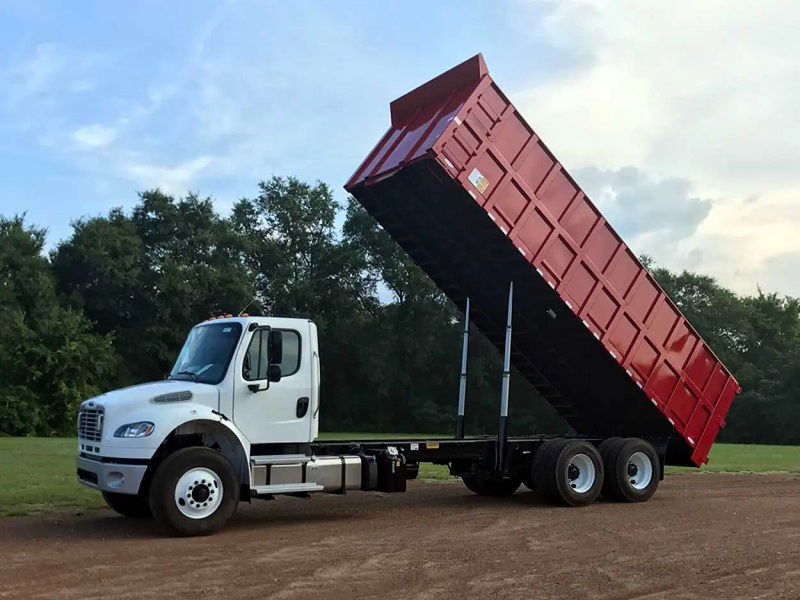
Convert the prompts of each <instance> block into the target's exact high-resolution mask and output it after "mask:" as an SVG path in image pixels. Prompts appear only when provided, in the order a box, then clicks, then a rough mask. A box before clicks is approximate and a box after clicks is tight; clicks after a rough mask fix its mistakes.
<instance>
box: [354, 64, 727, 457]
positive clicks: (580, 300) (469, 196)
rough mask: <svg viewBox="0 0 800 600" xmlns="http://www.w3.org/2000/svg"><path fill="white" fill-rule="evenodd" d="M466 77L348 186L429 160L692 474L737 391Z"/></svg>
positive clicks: (593, 212) (478, 84)
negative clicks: (604, 360)
mask: <svg viewBox="0 0 800 600" xmlns="http://www.w3.org/2000/svg"><path fill="white" fill-rule="evenodd" d="M471 60H476V59H471ZM469 62H470V61H467V63H464V64H462V65H459V66H458V67H456V69H459V68H464V65H466V64H468V63H469ZM451 71H453V70H451ZM472 72H477V73H479V75H480V76H479V78H477V79H476V80H474V81H472V83H471V85H470V84H464V82H463V80H462V87H461V88H459V89H458V90H455V91H453V93H451V94H449V95H447V96H442V95H441V94H440V95H439V96H438V97H437V98H436V99H435V101H434V102H433V103H429V104H428V105H426V106H420V107H418V108H417V110H415V111H412V110H409V107H408V106H405V107H403V108H404V110H403V114H405V115H408V116H407V118H406V121H405V122H404V123H395V124H394V125H393V127H392V128H391V129H390V130H389V132H387V134H386V136H385V137H384V139H383V140H382V141H381V142H380V144H379V145H378V146H377V147H376V148H375V150H374V151H373V152H372V153H371V155H370V156H369V157H368V159H367V160H366V161H365V163H364V164H362V166H361V167H360V168H359V170H358V171H357V172H356V174H355V175H354V176H353V178H352V179H351V180H350V182H349V183H348V185H347V186H346V187H347V188H348V189H349V190H350V191H351V192H353V193H354V194H355V195H356V196H357V197H359V199H361V198H360V194H359V193H356V190H357V189H358V188H361V187H363V186H365V185H367V187H368V185H370V184H371V185H375V184H376V183H377V182H379V181H382V182H383V185H382V187H383V188H384V189H386V186H387V178H388V179H391V178H392V177H394V176H395V175H394V174H395V173H397V171H398V170H401V169H403V168H405V167H406V166H407V165H410V164H411V163H414V162H415V161H420V160H435V161H436V162H438V164H439V165H440V166H441V169H442V171H443V173H444V174H445V177H450V178H452V180H453V181H454V182H456V183H458V184H459V185H460V187H461V188H462V189H463V190H464V192H465V195H464V201H465V202H473V203H475V204H477V205H478V206H480V207H481V208H482V209H483V210H484V211H485V212H486V213H487V214H488V216H489V217H490V218H491V219H492V220H493V221H494V223H495V225H496V227H497V229H498V230H499V231H500V232H501V233H502V234H503V235H504V236H505V237H506V239H507V242H511V244H513V247H514V248H515V249H516V251H517V252H518V254H519V255H520V256H521V257H522V258H523V259H524V260H525V261H526V262H527V263H528V264H529V265H530V270H531V272H532V273H534V274H536V275H535V276H536V277H540V278H542V279H543V280H544V281H545V282H546V283H547V284H548V285H549V286H550V287H551V288H552V290H553V291H554V293H555V294H556V295H557V296H558V297H559V298H560V299H561V301H562V302H563V303H564V304H565V305H566V306H567V307H568V308H569V309H570V310H571V311H572V312H573V313H574V315H575V316H577V318H578V319H579V320H580V322H581V323H582V324H583V326H584V327H585V328H586V330H587V332H589V333H591V335H592V337H593V338H595V341H594V343H595V344H596V343H597V342H599V343H600V344H602V347H603V348H604V349H605V351H606V352H607V353H608V355H609V356H610V357H612V358H613V359H614V361H616V362H617V363H618V365H619V367H620V368H621V369H622V370H623V371H624V373H625V374H626V375H627V377H628V378H630V380H631V381H632V382H633V384H634V385H635V386H636V387H637V388H639V391H640V394H639V395H640V399H639V401H640V402H649V403H652V405H653V406H655V407H656V408H657V409H658V411H659V412H660V413H661V414H662V415H663V416H664V418H665V419H666V420H667V421H668V422H669V424H670V425H671V426H672V428H673V429H674V431H675V432H677V433H678V434H679V435H680V436H681V438H682V439H683V440H684V441H685V442H686V443H687V444H688V446H689V448H690V453H691V460H692V462H693V463H694V464H698V465H699V464H702V463H703V462H705V461H706V459H707V454H708V450H709V448H710V447H711V444H712V443H713V441H714V439H715V437H716V435H717V433H718V431H719V428H720V427H722V426H724V419H725V416H726V414H727V412H728V409H729V407H730V404H731V401H732V400H733V397H734V396H735V394H736V393H738V391H739V385H738V384H737V382H736V381H735V379H734V378H733V377H732V376H731V375H730V373H729V372H728V371H727V370H726V369H725V367H724V365H722V363H721V362H720V361H719V360H718V359H717V357H716V356H715V355H714V354H713V352H712V351H711V350H710V348H709V347H708V346H707V344H706V343H705V342H704V341H703V340H702V339H701V338H700V336H699V335H698V334H697V332H696V331H695V330H694V329H693V328H692V327H691V325H689V323H688V322H687V321H686V319H685V318H684V317H683V315H682V314H681V313H680V311H679V310H678V309H677V307H676V306H675V305H674V304H673V302H672V301H671V300H670V299H669V298H668V297H667V295H666V294H665V293H664V291H663V290H662V289H661V288H660V286H659V285H658V284H657V283H656V282H655V281H654V280H653V278H652V276H651V275H650V274H649V273H648V272H647V270H646V269H645V268H644V267H643V266H642V265H641V263H640V262H639V261H638V259H637V258H636V256H635V254H634V253H633V252H632V251H631V250H630V249H629V248H628V247H627V246H626V244H625V243H624V242H623V241H622V239H621V238H620V237H619V235H617V233H616V232H615V231H614V229H613V228H612V227H611V225H610V224H609V223H607V222H606V220H605V219H604V218H603V216H602V215H601V214H600V212H599V211H598V210H597V208H596V207H595V206H594V204H593V203H592V202H591V201H590V200H589V199H588V198H587V197H586V195H585V194H584V193H583V192H582V191H581V190H580V188H579V187H578V186H577V184H576V183H575V182H574V180H573V179H572V178H571V177H570V176H569V174H568V173H567V172H566V170H565V169H564V168H563V167H562V165H561V164H560V163H559V162H558V161H557V160H556V159H555V157H554V156H553V154H552V153H551V152H550V151H549V150H548V149H547V147H546V146H545V145H544V144H543V142H542V141H541V140H540V139H539V138H538V136H537V135H536V134H535V132H534V131H533V130H532V129H531V128H530V126H529V125H528V124H527V123H526V122H525V120H524V119H523V118H522V116H521V115H520V114H519V112H518V111H517V110H516V108H515V107H514V106H513V105H512V104H511V103H510V102H509V101H508V99H507V98H506V97H505V95H504V94H503V93H502V92H501V91H500V89H499V88H498V87H497V85H496V84H495V83H494V81H493V80H492V79H491V77H490V76H489V75H488V73H486V72H485V68H484V69H483V70H482V71H481V70H480V69H476V66H475V65H473V66H472ZM448 73H450V72H448ZM435 81H436V80H433V81H432V82H429V84H426V85H430V84H432V83H434V82H435ZM418 96H419V97H423V96H424V95H422V94H419V93H418ZM390 184H391V182H390V181H389V182H388V185H390ZM398 185H399V179H398ZM429 193H430V192H429ZM394 201H395V202H402V198H395V199H394ZM444 218H445V220H446V219H447V218H448V217H447V215H445V216H444ZM416 243H418V244H419V243H424V241H422V240H417V242H416ZM479 252H480V250H479ZM590 343H591V342H590ZM567 358H569V357H568V356H567Z"/></svg>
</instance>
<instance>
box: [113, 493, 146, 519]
mask: <svg viewBox="0 0 800 600" xmlns="http://www.w3.org/2000/svg"><path fill="white" fill-rule="evenodd" d="M103 500H105V501H106V504H108V507H109V508H110V509H111V510H113V511H115V512H117V513H119V514H121V515H122V516H123V517H129V518H132V519H141V518H144V517H151V516H152V515H153V513H152V512H151V511H150V505H149V504H148V503H147V498H142V497H141V496H135V495H133V494H118V493H116V492H103Z"/></svg>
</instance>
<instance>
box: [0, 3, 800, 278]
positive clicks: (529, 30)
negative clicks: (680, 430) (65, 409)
mask: <svg viewBox="0 0 800 600" xmlns="http://www.w3.org/2000/svg"><path fill="white" fill-rule="evenodd" d="M673 6H674V5H672V4H670V7H667V8H665V7H664V5H663V3H655V2H653V3H649V2H642V3H637V4H636V5H635V7H631V6H630V5H628V4H624V3H620V4H617V3H615V2H593V1H589V0H586V1H581V0H565V1H563V2H559V3H557V4H556V3H551V2H543V1H535V0H531V1H524V0H508V1H506V2H485V1H484V2H478V1H461V2H415V1H407V2H385V3H378V2H333V1H326V2H304V3H293V2H267V1H265V2H202V1H194V2H137V3H128V4H125V3H115V2H100V1H97V2H80V1H76V2H70V3H59V2H37V1H25V2H22V1H20V2H10V1H3V0H0V214H2V215H6V216H8V215H12V214H18V213H23V212H24V213H27V216H28V219H29V221H31V222H33V223H36V224H38V225H42V226H46V227H47V228H48V230H49V239H50V243H51V244H53V243H55V242H56V241H57V240H58V239H61V238H64V237H66V236H68V235H69V234H70V231H71V229H70V226H69V223H70V221H72V220H74V219H76V218H80V217H83V216H92V215H97V214H103V213H105V212H106V211H107V210H108V209H109V208H111V207H114V206H130V205H132V204H133V203H135V202H136V192H137V191H138V190H144V189H148V188H154V187H161V188H163V189H165V190H167V191H169V192H171V193H174V194H177V195H180V194H183V193H186V192H187V191H198V192H200V193H201V194H204V195H211V196H213V197H214V199H215V201H216V205H217V207H218V209H219V210H220V211H222V212H226V211H227V210H228V209H229V207H230V206H231V204H232V203H233V202H234V201H235V200H237V199H238V198H240V197H242V196H248V195H252V194H254V193H255V189H256V183H257V182H258V181H259V180H261V179H265V178H267V177H269V176H271V175H273V174H276V175H296V176H298V177H301V178H304V179H310V180H316V179H320V180H323V181H325V182H327V183H328V184H330V185H331V187H332V188H333V189H334V190H335V191H336V193H337V195H338V197H339V198H340V199H343V198H344V192H343V191H341V186H342V184H343V183H344V181H345V180H346V179H347V178H348V176H349V175H350V174H351V173H352V171H353V170H354V169H355V167H356V166H357V165H358V163H359V162H360V161H361V159H362V158H363V157H364V155H365V154H366V153H367V152H368V151H369V149H370V148H371V147H372V146H373V145H374V143H375V142H376V141H377V139H378V138H379V136H380V135H381V134H382V133H383V131H384V130H385V128H386V127H387V125H388V102H389V101H390V100H392V99H393V98H395V97H397V96H399V95H401V94H403V93H404V92H406V91H408V90H409V89H411V88H413V87H415V86H416V85H418V84H420V83H422V82H423V81H425V80H427V79H429V78H430V77H432V76H434V75H436V74H438V73H439V72H441V71H443V70H444V69H447V68H449V67H451V66H453V65H455V64H456V63H458V62H460V61H462V60H464V59H465V58H468V57H469V56H472V55H473V54H475V53H477V52H483V53H484V56H485V57H486V60H487V62H488V65H489V68H490V70H491V72H492V75H493V76H494V78H495V79H496V80H497V81H498V82H499V83H500V85H501V86H502V87H503V89H504V90H505V91H506V92H507V94H508V95H509V96H510V97H511V99H512V100H513V101H514V102H515V103H516V104H517V105H518V107H519V108H521V110H522V112H523V113H524V114H525V115H526V117H527V118H528V120H529V122H530V123H531V124H532V125H533V127H534V128H535V129H536V130H537V131H538V133H539V134H540V135H541V136H542V137H543V138H544V139H545V140H546V141H547V142H548V144H549V145H550V147H551V148H552V149H553V150H554V151H555V153H556V154H557V156H559V158H561V160H562V162H563V163H564V164H565V165H566V166H567V168H568V169H570V171H571V172H573V174H574V175H575V176H576V177H577V179H578V181H579V182H580V183H582V184H583V185H584V187H585V188H586V189H587V191H588V192H589V194H590V196H592V197H593V199H594V200H595V201H596V202H597V203H598V204H599V205H600V206H601V209H602V210H603V211H604V212H606V213H607V214H608V216H609V220H611V221H612V223H614V224H615V225H617V227H618V229H619V230H620V231H621V233H622V234H623V236H624V237H626V239H628V241H629V242H630V243H631V245H632V246H633V248H634V249H635V250H636V251H639V252H648V253H650V254H652V255H653V256H654V257H655V258H656V259H657V260H658V261H659V262H660V263H662V264H665V265H667V266H669V267H672V268H690V269H695V270H700V271H704V272H707V273H710V274H712V275H715V276H717V277H718V278H720V280H721V281H722V282H723V283H725V284H726V285H730V286H733V287H734V288H736V289H737V290H739V291H742V292H746V293H751V292H753V291H754V290H755V285H756V284H760V285H761V286H762V287H765V288H766V289H768V290H769V289H775V290H777V291H780V292H784V293H794V294H800V281H798V280H800V277H798V273H800V241H798V238H800V236H798V235H797V232H798V231H800V210H799V209H798V207H800V175H798V173H800V169H798V168H797V166H798V164H797V163H798V161H800V134H798V133H797V132H798V131H800V121H799V117H798V111H797V106H800V86H799V85H798V83H797V81H798V78H797V76H796V74H797V72H800V58H798V57H800V47H798V42H796V41H795V40H794V39H793V38H796V37H797V36H796V35H794V33H793V31H794V27H795V25H796V24H797V23H798V19H797V18H796V17H798V16H800V12H799V11H798V9H797V8H796V5H795V4H794V3H791V2H787V3H785V4H783V5H781V3H776V4H775V5H774V7H775V10H774V11H773V12H769V11H765V10H763V8H762V5H761V4H760V3H757V2H752V3H750V2H747V1H744V2H742V3H741V4H737V10H736V11H735V13H733V12H731V10H730V5H729V4H726V3H724V2H719V3H718V2H713V1H711V2H708V3H707V4H706V3H704V4H703V8H702V9H692V10H689V7H690V6H695V5H693V4H686V6H684V7H683V9H680V8H672V7H673ZM792 23H794V24H795V25H792ZM793 74H794V75H793Z"/></svg>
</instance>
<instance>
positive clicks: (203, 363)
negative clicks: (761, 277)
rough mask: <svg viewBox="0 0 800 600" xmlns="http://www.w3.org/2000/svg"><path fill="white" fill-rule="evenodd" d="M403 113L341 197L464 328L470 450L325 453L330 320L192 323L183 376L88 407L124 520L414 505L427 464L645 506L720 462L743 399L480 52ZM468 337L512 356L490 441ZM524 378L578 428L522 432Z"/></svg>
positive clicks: (331, 447) (215, 522) (511, 484)
mask: <svg viewBox="0 0 800 600" xmlns="http://www.w3.org/2000/svg"><path fill="white" fill-rule="evenodd" d="M390 113H391V124H390V126H389V129H388V131H387V132H386V134H385V135H384V136H383V137H382V138H381V139H380V140H379V141H378V143H377V145H376V146H375V147H374V149H373V150H372V151H371V152H369V154H368V155H367V157H366V159H365V160H364V161H363V163H362V164H361V165H360V166H359V167H358V169H357V170H356V171H355V173H354V174H353V176H352V177H351V178H350V180H349V181H348V182H347V184H346V185H345V188H346V190H347V191H348V192H349V193H350V194H352V195H353V196H354V197H355V198H356V199H357V200H358V201H359V202H360V203H361V204H362V205H363V206H364V207H365V209H366V210H367V211H368V212H369V213H370V214H371V215H372V216H373V217H374V218H375V219H376V220H377V221H378V223H380V225H381V226H382V227H383V228H384V229H385V230H386V231H387V232H388V233H389V234H390V235H391V236H392V237H393V238H394V239H395V240H396V241H397V243H398V244H399V245H400V246H401V247H402V248H404V249H405V251H406V252H407V253H408V254H409V255H410V256H411V257H412V259H413V260H414V261H415V262H416V263H417V264H418V265H419V266H420V267H421V268H422V269H423V270H424V271H425V272H426V273H427V274H428V275H429V276H430V277H431V279H432V280H433V281H435V282H436V284H437V285H438V286H439V287H440V288H441V289H442V291H443V292H444V293H445V294H446V295H447V296H448V297H449V298H450V300H452V302H453V303H454V304H455V305H456V306H457V307H459V309H460V310H463V312H464V338H463V345H462V361H461V371H460V380H459V385H458V393H457V396H456V394H454V405H455V406H456V413H457V414H456V427H455V432H454V435H453V437H447V438H420V439H405V440H398V439H371V440H357V439H355V440H347V441H335V442H330V441H319V440H318V439H317V438H318V436H319V415H320V409H321V399H320V364H321V363H320V361H321V360H322V357H321V356H320V352H319V344H318V337H317V328H316V326H315V324H314V323H313V321H311V320H309V319H295V318H293V319H288V318H280V317H271V316H263V317H261V316H249V315H244V314H240V315H238V316H233V315H227V316H223V317H217V318H214V319H210V320H208V321H206V322H203V323H199V324H198V325H196V326H195V327H194V328H192V330H191V331H190V332H189V334H188V337H187V339H186V342H185V344H184V346H183V349H182V350H181V352H180V354H179V356H178V358H177V360H176V362H175V365H174V367H173V369H172V371H171V373H170V375H169V376H168V378H167V380H165V381H160V382H154V383H146V384H142V385H139V386H133V387H128V388H124V389H120V390H115V391H111V392H108V393H106V394H103V395H101V396H97V397H95V398H90V399H88V400H86V401H85V402H83V403H82V404H81V406H80V410H79V414H78V457H77V476H78V480H79V481H80V482H81V483H83V484H85V485H87V486H89V487H92V488H95V489H97V490H100V491H101V492H102V494H103V497H104V498H105V499H106V501H107V503H108V504H109V506H110V507H111V508H113V509H114V510H116V511H117V512H119V513H120V514H122V515H125V516H129V517H139V516H149V515H152V516H154V517H155V519H156V520H157V521H158V522H159V523H160V524H162V525H163V526H164V527H165V529H166V530H167V531H169V532H171V533H173V534H177V535H205V534H209V533H212V532H214V531H216V530H217V529H219V528H220V527H221V526H222V525H224V523H225V522H226V521H227V520H228V519H229V518H230V517H231V516H232V515H233V513H234V511H235V510H236V506H237V505H238V503H239V502H240V501H250V500H253V499H271V498H274V497H275V496H277V495H288V496H296V497H306V496H308V495H310V494H312V493H315V492H327V493H336V494H344V493H348V492H351V491H367V492H368V491H376V490H377V491H380V492H385V493H392V492H403V491H406V481H407V480H408V479H411V478H413V477H414V476H416V474H417V472H418V469H419V465H420V463H424V462H430V463H434V464H438V465H446V466H447V467H448V468H449V471H450V473H451V474H452V475H453V476H455V477H460V478H461V479H462V480H463V482H464V484H465V485H466V487H467V488H468V489H469V490H470V491H471V492H473V493H475V494H479V495H483V496H495V497H502V496H509V495H511V494H514V493H515V492H516V491H517V490H518V489H519V488H520V486H521V485H523V484H524V485H525V486H526V487H527V488H529V489H531V490H534V491H536V492H538V493H540V494H541V495H542V496H543V497H544V498H546V499H548V500H549V501H551V502H553V503H557V504H561V505H565V506H586V505H589V504H591V503H592V502H593V501H594V500H595V499H596V498H598V497H599V496H600V495H601V494H602V495H604V496H605V497H607V498H609V499H612V500H617V501H622V502H643V501H646V500H648V499H649V498H650V497H651V496H652V495H653V493H655V491H656V489H657V487H658V483H659V481H660V480H661V479H662V478H663V475H664V466H665V465H684V466H696V467H698V466H701V465H702V464H704V463H705V462H706V461H707V460H708V452H709V449H710V448H711V445H712V444H713V442H714V439H715V438H716V436H717V434H718V432H719V430H720V428H722V427H724V425H725V417H726V415H727V412H728V410H729V407H730V405H731V402H732V400H733V398H734V396H735V395H736V394H737V393H739V391H740V387H739V385H738V383H737V382H736V380H735V378H734V377H733V376H732V375H731V374H730V372H729V371H728V370H727V369H726V368H725V366H724V365H723V364H722V363H721V361H720V360H719V359H718V358H717V357H716V356H715V355H714V353H713V352H712V350H711V349H710V348H709V347H708V345H707V344H706V343H705V342H704V341H703V340H702V338H701V337H700V335H699V334H698V333H697V332H696V331H695V330H694V329H693V328H692V326H691V325H690V324H689V323H688V322H687V320H686V318H685V317H684V316H683V315H682V314H681V312H680V310H679V309H678V307H677V306H676V305H675V304H674V303H673V302H672V301H671V300H670V298H669V297H668V296H667V294H666V293H665V292H664V291H663V290H662V289H661V287H660V286H659V285H658V284H657V282H656V281H655V280H654V279H653V277H652V276H651V275H650V274H649V273H648V272H647V270H646V269H645V268H644V267H643V266H642V264H641V263H640V262H639V260H638V259H637V258H636V256H635V255H634V253H633V252H632V251H631V250H630V249H629V248H628V247H627V246H626V245H625V243H624V242H623V241H622V239H621V238H620V237H619V235H618V234H617V233H616V232H615V231H614V229H613V228H612V226H611V225H610V224H609V223H608V222H607V221H606V220H605V218H604V217H603V216H602V215H601V214H600V212H599V211H598V209H597V207H596V206H595V205H594V204H593V203H592V202H591V201H590V200H589V198H588V197H587V196H586V194H585V193H584V192H583V191H582V190H581V189H580V188H579V186H578V185H577V184H576V183H575V181H574V180H573V179H572V178H571V177H570V175H569V174H568V173H567V172H566V170H565V169H564V167H563V166H562V165H561V163H559V162H558V160H557V159H556V158H555V157H554V156H553V154H552V153H551V152H550V151H549V150H548V148H547V147H546V146H545V145H544V143H543V142H542V140H541V139H540V138H539V137H538V136H537V135H536V133H535V132H534V130H533V129H532V128H531V127H530V125H528V123H527V122H526V121H525V119H524V118H523V117H522V115H521V114H520V113H519V111H517V109H516V108H515V107H514V105H513V104H512V103H511V102H510V101H509V100H508V98H507V97H506V96H505V94H503V92H502V91H501V90H500V88H499V87H498V86H497V84H496V83H495V82H494V80H493V79H492V78H491V76H490V75H489V73H488V70H487V68H486V64H485V62H484V59H483V57H482V56H481V55H477V56H475V57H473V58H470V59H469V60H467V61H465V62H463V63H461V64H460V65H458V66H456V67H454V68H452V69H450V70H449V71H446V72H445V73H443V74H441V75H439V76H438V77H436V78H434V79H432V80H430V81H428V82H427V83H425V84H423V85H422V86H420V87H418V88H416V89H414V90H413V91H411V92H409V93H407V94H406V95H404V96H402V97H400V98H398V99H397V100H395V101H394V102H392V103H391V105H390ZM470 325H472V326H473V327H475V328H477V329H478V330H479V331H480V332H481V333H482V334H483V335H485V336H486V338H488V339H489V340H490V341H491V342H492V343H493V344H495V345H496V346H497V348H498V350H499V351H500V352H501V353H502V356H503V374H502V378H503V379H502V386H501V394H500V398H499V402H498V412H497V415H498V419H497V432H496V434H494V435H480V436H475V435H467V432H465V430H464V429H465V428H464V412H465V406H466V400H467V393H466V392H467V389H466V381H467V378H466V374H467V369H468V347H469V335H470V330H471V328H470ZM512 367H513V368H515V369H516V370H517V371H518V372H519V373H520V374H521V375H522V376H523V377H525V378H526V379H527V380H528V381H529V382H530V383H531V385H532V386H533V387H534V388H535V389H536V390H537V392H538V394H539V396H540V397H541V398H542V399H544V400H545V401H546V402H548V403H549V404H551V405H552V406H553V408H554V409H555V410H556V411H557V412H558V413H559V414H560V415H561V416H562V417H563V418H564V420H565V421H566V422H567V423H568V424H569V426H570V429H569V434H567V435H563V436H560V437H559V436H553V435H543V434H534V435H529V436H524V437H517V436H510V435H509V433H508V429H509V428H508V419H509V412H510V407H509V383H510V372H511V369H512ZM455 375H456V374H454V381H455V379H456V376H455ZM456 398H457V402H456V401H455V399H456ZM331 401H335V399H334V400H331Z"/></svg>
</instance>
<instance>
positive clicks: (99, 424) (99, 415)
mask: <svg viewBox="0 0 800 600" xmlns="http://www.w3.org/2000/svg"><path fill="white" fill-rule="evenodd" d="M103 416H104V413H103V409H102V408H84V409H81V411H80V412H79V413H78V437H79V438H81V439H82V440H90V441H93V442H99V441H100V439H101V438H102V437H103Z"/></svg>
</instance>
